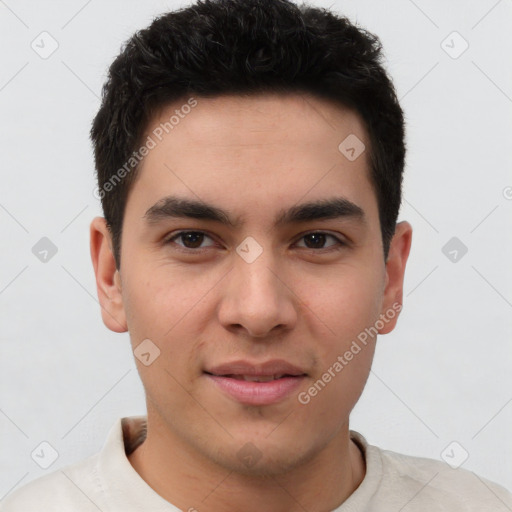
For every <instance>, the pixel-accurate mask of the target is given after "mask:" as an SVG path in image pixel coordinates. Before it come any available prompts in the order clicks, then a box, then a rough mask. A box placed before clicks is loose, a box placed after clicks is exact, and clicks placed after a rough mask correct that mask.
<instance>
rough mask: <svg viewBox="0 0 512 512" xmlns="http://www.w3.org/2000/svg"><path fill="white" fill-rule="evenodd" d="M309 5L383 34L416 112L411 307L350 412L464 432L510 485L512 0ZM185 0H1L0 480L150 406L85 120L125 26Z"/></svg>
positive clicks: (98, 442)
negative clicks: (112, 303) (99, 240)
mask: <svg viewBox="0 0 512 512" xmlns="http://www.w3.org/2000/svg"><path fill="white" fill-rule="evenodd" d="M311 3H313V4H315V5H320V6H323V7H329V6H331V7H332V8H333V9H335V10H337V11H338V12H342V13H344V14H346V15H347V16H349V18H351V19H352V20H353V21H356V22H358V23H360V24H361V25H362V26H363V27H366V28H367V29H369V30H370V31H372V32H375V33H376V34H377V35H379V37H380V38H381V40H382V42H383V45H384V49H385V53H386V57H387V67H388V69H389V71H390V73H391V75H392V77H393V78H394V81H395V84H396V87H397V90H398V94H399V97H400V98H401V103H402V105H403V108H404V110H405V113H406V117H407V129H408V133H407V137H408V159H407V169H406V178H405V188H404V203H403V208H402V212H401V215H400V219H407V220H408V221H409V222H411V224H412V226H413V228H414V235H413V248H412V251H411V256H410V260H409V264H408V270H407V273H406V281H405V296H404V309H403V312H402V316H401V317H400V321H399V324H398V327H397V329H396V330H395V331H394V332H392V333H391V334H389V335H386V336H382V337H380V338H379V342H378V346H377V353H376V357H375V363H374V367H373V371H372V373H371V375H370V378H369V381H368V384H367V387H366V390H365V392H364V394H363V397H362V399H361V401H360V402H359V404H358V405H357V406H356V408H355V410H354V413H353V415H352V421H351V428H353V429H355V430H358V431H360V432H361V433H363V435H365V436H366V438H367V439H368V441H369V442H370V443H372V444H376V445H378V446H381V447H383V448H387V449H390V450H394V451H398V452H403V453H407V454H411V455H417V456H424V457H430V458H435V459H441V458H442V456H441V454H442V453H443V451H444V450H445V448H446V447H447V446H448V445H449V444H450V443H452V442H453V441H456V442H457V443H458V444H457V445H452V446H451V448H450V449H449V450H448V451H449V453H450V454H451V456H452V458H454V459H457V460H459V462H460V461H461V460H462V459H463V458H464V456H465V452H467V453H468V455H469V457H468V458H467V460H466V461H465V462H464V463H463V465H462V467H464V468H466V469H469V470H472V471H475V472H476V473H477V474H479V475H480V476H483V477H486V478H489V479H491V480H494V481H496V482H498V483H500V484H502V485H504V486H506V487H508V488H509V489H512V441H511V434H510V433H511V431H512V430H511V425H512V404H511V401H512V373H511V371H510V368H511V363H512V350H511V348H510V340H511V334H512V323H511V313H512V309H511V308H512V271H511V266H510V262H511V261H512V230H511V228H512V175H511V168H512V167H511V163H512V156H511V152H510V147H511V142H510V141H511V133H512V115H511V114H512V66H511V65H510V62H512V61H511V57H510V56H511V55H512V2H511V1H510V0H501V1H496V0H481V1H471V2H470V1H462V0H460V1H451V2H445V1H440V0H436V1H426V0H422V1H420V0H416V1H415V2H413V1H411V0H392V1H389V0H388V1H386V2H382V1H379V0H372V1H370V0H367V1H362V0H357V1H356V0H352V1H337V2H334V3H332V4H331V3H330V2H321V1H315V2H311ZM181 5H186V3H177V2H170V1H168V2H164V1H145V2H140V1H139V2H136V1H133V0H132V1H126V0H123V1H121V0H116V1H113V0H110V1H99V0H90V1H88V2H87V1H84V0H73V1H65V2H64V1H61V2H57V1H46V2H36V1H35V0H33V1H15V0H6V1H5V2H4V1H1V0H0V44H1V47H2V52H1V57H0V59H1V65H0V112H1V119H2V122H1V126H0V141H1V145H2V146H1V148H2V149H1V165H0V173H1V175H0V178H1V187H0V236H1V244H2V253H1V254H2V256H1V261H2V264H1V265H0V329H1V330H0V347H1V348H0V366H1V367H0V389H1V397H0V439H1V443H2V449H1V450H0V471H1V476H0V497H2V496H5V495H6V494H7V493H9V492H10V491H12V490H13V489H14V488H17V487H18V486H20V485H23V484H25V483H27V482H29V481H30V480H32V479H34V478H36V477H38V476H40V475H43V474H45V473H48V472H50V471H53V470H57V469H58V468H60V467H62V466H64V465H66V464H69V463H73V462H75V461H78V460H80V459H83V458H84V457H86V456H88V455H91V454H93V453H94V452H96V451H97V450H99V449H100V448H101V446H102V444H103V443H104V441H105V437H106V434H107V432H108V430H109V428H110V427H111V425H112V424H113V422H114V420H115V419H116V418H117V417H119V416H128V415H134V414H143V413H144V412H145V404H144V397H143V392H142V386H141V384H140V381H139V378H138V375H137V371H136V368H135V364H134V362H133V355H132V354H131V351H130V349H129V339H128V334H122V335H119V334H114V333H111V332H110V331H108V330H107V329H106V327H104V325H103V323H102V321H101V317H100V308H99V305H98V302H97V299H96V290H95V284H94V275H93V269H92V265H91V263H90V257H89V245H88V244H89V240H88V227H89V223H90V220H91V219H92V217H93V216H95V215H99V214H101V210H100V206H99V202H98V201H97V200H96V199H95V197H94V196H93V189H94V186H95V184H94V179H93V161H92V152H91V147H90V143H89V140H88V131H89V128H90V123H91V120H92V118H93V116H94V114H95V112H96V110H97V108H98V106H99V94H100V90H101V86H102V83H103V80H104V78H105V72H106V68H107V66H108V64H109V63H110V62H111V60H112V59H113V58H114V56H115V55H116V54H117V53H118V51H119V48H120V45H121V43H122V42H123V41H124V40H126V39H127V38H128V37H129V36H130V35H131V34H132V32H133V31H134V30H135V29H138V28H142V27H144V26H146V25H147V24H148V23H149V22H150V21H151V19H152V18H153V16H155V15H157V14H159V13H161V12H164V11H166V10H169V9H172V8H175V7H178V6H181ZM43 31H47V32H48V33H49V34H51V38H53V39H54V40H55V41H57V43H58V48H57V50H56V51H55V52H54V53H53V54H52V55H50V56H49V57H48V58H46V59H43V58H41V56H40V55H39V54H38V53H37V52H36V51H35V50H34V49H33V48H32V47H31V44H33V45H34V46H35V47H36V48H38V51H39V52H42V51H43V50H44V51H49V50H50V49H51V44H54V43H52V39H51V38H50V37H49V36H40V34H41V32H43ZM454 31H456V32H458V33H459V34H460V36H461V37H462V38H463V39H464V40H465V41H467V43H468V44H469V48H468V49H467V50H466V51H465V52H464V53H462V54H460V55H459V53H460V52H461V50H462V49H463V48H464V40H463V39H461V38H460V37H459V36H457V35H453V34H452V32H454ZM450 34H452V35H450ZM42 38H46V39H44V41H43V42H41V41H42ZM33 41H34V43H32V42H33ZM443 41H445V42H444V43H443ZM43 45H44V48H43ZM449 53H451V56H450V55H449ZM454 57H457V58H454ZM42 237H48V238H49V239H50V240H51V241H52V243H53V244H54V245H55V246H56V248H57V253H56V254H55V255H54V256H53V257H50V256H51V253H49V255H48V257H47V259H48V261H46V262H42V261H40V260H39V259H38V258H37V257H36V256H35V255H34V254H33V252H32V248H33V247H34V246H35V245H36V244H37V243H38V241H39V240H40V239H41V238H42ZM452 237H457V239H458V241H456V242H455V244H456V245H455V246H453V247H451V246H448V249H445V250H444V252H443V247H444V246H445V244H447V242H448V241H449V240H450V239H451V238H452ZM457 244H458V246H459V247H457ZM461 244H464V246H466V247H467V249H468V251H467V254H465V255H463V256H461V255H462V252H461V251H460V247H462V246H461ZM454 248H455V249H456V250H458V253H457V254H458V258H457V261H455V262H454V261H451V259H453V255H454V253H452V254H450V253H449V252H450V251H452V250H453V249H454ZM36 252H37V251H36ZM445 253H447V255H445ZM43 441H46V442H48V443H49V444H50V445H51V446H52V447H54V449H55V450H56V451H57V453H58V458H57V459H56V460H55V461H54V462H53V463H52V464H51V465H50V466H49V467H48V468H47V469H43V468H41V467H40V465H38V464H37V463H36V461H35V460H37V457H34V459H35V460H34V459H33V458H32V457H31V453H32V452H33V451H34V450H36V452H37V451H38V450H39V452H40V453H41V450H42V452H44V453H46V455H45V457H47V460H46V464H48V463H50V462H51V450H50V449H49V448H48V447H47V446H46V448H44V446H43V447H41V446H40V443H41V442H43ZM451 449H453V451H451ZM48 457H49V458H48ZM39 463H40V464H41V463H44V461H39Z"/></svg>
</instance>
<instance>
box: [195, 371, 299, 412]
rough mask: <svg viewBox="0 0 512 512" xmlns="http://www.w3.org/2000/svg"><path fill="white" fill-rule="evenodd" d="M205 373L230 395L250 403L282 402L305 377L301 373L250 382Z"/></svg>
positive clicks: (267, 403) (239, 400)
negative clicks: (295, 375) (267, 380)
mask: <svg viewBox="0 0 512 512" xmlns="http://www.w3.org/2000/svg"><path fill="white" fill-rule="evenodd" d="M205 375H206V376H207V377H209V378H210V379H211V380H213V381H214V382H215V384H216V385H217V386H219V387H220V388H221V389H222V391H224V392H225V393H226V394H228V395H229V396H230V397H232V398H234V399H235V400H237V401H238V402H240V403H243V404H248V405H270V404H274V403H277V402H280V401H281V400H283V399H284V398H286V397H287V396H289V395H290V394H291V393H293V392H294V391H296V390H297V388H298V387H299V386H300V385H301V384H302V381H303V380H304V377H305V376H304V375H301V376H298V377H282V378H281V379H276V380H271V381H269V382H250V381H246V380H238V379H233V378H230V377H220V376H218V375H210V374H205Z"/></svg>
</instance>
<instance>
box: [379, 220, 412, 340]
mask: <svg viewBox="0 0 512 512" xmlns="http://www.w3.org/2000/svg"><path fill="white" fill-rule="evenodd" d="M411 243H412V227H411V225H410V224H409V223H408V222H405V221H403V222H399V223H398V224H397V225H396V230H395V234H394V236H393V239H392V240H391V245H390V248H389V255H388V259H387V262H386V284H385V289H384V296H383V301H382V311H381V318H382V317H383V316H384V317H385V318H386V319H387V321H386V322H384V327H383V328H382V329H379V334H387V333H389V332H391V331H392V330H393V329H394V328H395V325H396V322H397V320H398V315H399V312H400V310H401V309H402V302H403V287H404V275H405V267H406V264H407V259H408V257H409V252H410V250H411Z"/></svg>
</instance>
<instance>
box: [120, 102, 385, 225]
mask: <svg viewBox="0 0 512 512" xmlns="http://www.w3.org/2000/svg"><path fill="white" fill-rule="evenodd" d="M190 105H194V106H192V107H190ZM149 139H151V141H152V143H151V145H152V146H153V147H152V149H151V150H150V151H149V152H148V154H147V155H146V156H145V157H144V160H143V161H142V164H141V166H140V169H139V173H138V177H137V180H136V181H135V184H134V185H133V190H132V191H131V192H130V195H131V196H133V198H132V199H130V197H129V202H130V200H131V201H132V202H134V200H136V201H137V202H138V203H140V210H142V208H143V207H144V206H145V207H146V210H147V208H149V207H151V206H152V205H153V204H155V203H157V202H158V201H160V200H161V199H162V198H163V197H165V196H168V195H171V194H172V195H180V196H181V197H188V198H191V199H192V198H193V199H199V200H204V201H205V202H208V203H209V204H217V205H226V204H227V203H229V205H228V206H229V207H230V209H232V210H233V211H236V213H237V214H238V213H240V214H243V216H244V218H247V216H246V215H245V214H246V213H248V214H249V216H251V215H254V216H256V215H258V214H259V215H260V217H261V216H262V215H264V214H265V212H269V214H270V209H271V210H272V214H274V213H275V211H277V210H278V209H281V208H283V206H291V205H293V204H296V203H298V202H299V201H301V199H304V200H308V201H312V200H315V199H324V198H326V197H329V198H331V197H333V196H339V197H346V198H347V199H349V200H351V201H352V202H354V203H355V204H362V203H365V202H366V203H368V201H370V202H371V200H374V199H375V197H374V195H373V189H372V186H371V184H370V181H369V178H368V176H369V172H368V162H369V157H368V151H367V150H366V149H364V148H369V140H368V137H367V134H366V130H365V127H364V123H363V121H362V119H361V118H360V116H359V115H358V114H357V113H356V112H354V111H353V110H351V109H349V108H346V107H343V106H339V105H336V104H334V103H332V102H330V101H327V100H322V99H319V98H316V97H312V96H309V95H305V94H304V95H303V94H291V95H279V94H272V95H269V94H265V95H255V96H249V97H241V96H220V97H215V98H202V97H194V98H193V101H192V102H191V99H190V98H184V99H183V100H182V101H179V102H174V103H173V104H171V105H167V106H165V107H163V108H162V109H161V110H160V111H159V112H158V113H157V115H155V117H154V118H153V119H152V120H151V122H150V123H149V124H148V128H147V130H146V134H145V137H144V140H143V142H145V141H148V140H149ZM346 141H348V142H346ZM352 147H353V149H354V151H352V153H350V152H349V153H348V154H347V153H346V150H347V149H349V150H351V149H352ZM354 152H357V153H360V154H357V153H356V155H355V156H356V158H353V156H354ZM349 157H351V158H349ZM142 203H144V204H142ZM231 207H232V208H231ZM366 209H370V210H371V209H373V210H374V212H376V208H375V205H370V204H366V206H365V210H366ZM146 210H144V212H145V211H146ZM242 210H244V211H242ZM246 210H249V211H248V212H247V211H246ZM144 212H142V213H144ZM368 213H370V216H371V213H372V212H368Z"/></svg>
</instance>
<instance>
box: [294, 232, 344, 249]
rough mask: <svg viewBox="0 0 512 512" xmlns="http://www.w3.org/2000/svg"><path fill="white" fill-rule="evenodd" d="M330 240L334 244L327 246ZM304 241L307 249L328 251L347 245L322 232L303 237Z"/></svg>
mask: <svg viewBox="0 0 512 512" xmlns="http://www.w3.org/2000/svg"><path fill="white" fill-rule="evenodd" d="M329 238H330V239H332V240H334V243H332V244H330V245H327V246H325V243H326V241H327V240H328V239H329ZM302 239H303V240H304V241H305V248H307V249H327V248H330V247H333V248H334V246H343V245H345V244H344V243H343V242H342V241H341V240H340V239H339V238H337V237H335V236H334V235H330V234H329V233H323V232H321V231H316V232H314V233H308V234H307V235H303V236H302Z"/></svg>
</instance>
